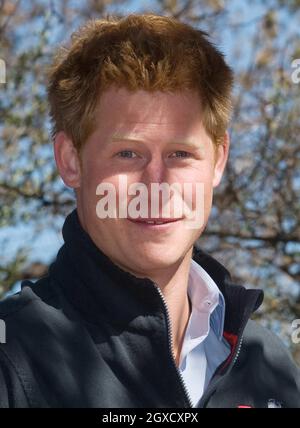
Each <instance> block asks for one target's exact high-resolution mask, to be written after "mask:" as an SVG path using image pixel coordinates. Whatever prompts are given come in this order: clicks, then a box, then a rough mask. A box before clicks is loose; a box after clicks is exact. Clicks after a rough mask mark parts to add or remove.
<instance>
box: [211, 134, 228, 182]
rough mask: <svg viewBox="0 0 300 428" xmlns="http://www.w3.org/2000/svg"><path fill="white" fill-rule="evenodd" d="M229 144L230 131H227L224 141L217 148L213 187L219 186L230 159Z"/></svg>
mask: <svg viewBox="0 0 300 428" xmlns="http://www.w3.org/2000/svg"><path fill="white" fill-rule="evenodd" d="M229 146H230V137H229V133H228V131H226V133H225V135H224V141H223V142H222V143H220V144H219V145H218V146H217V148H216V153H215V166H214V178H213V187H217V186H218V185H219V183H220V181H221V179H222V176H223V172H224V169H225V166H226V163H227V160H228V154H229Z"/></svg>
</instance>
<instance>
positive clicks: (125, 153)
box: [117, 150, 136, 159]
mask: <svg viewBox="0 0 300 428" xmlns="http://www.w3.org/2000/svg"><path fill="white" fill-rule="evenodd" d="M117 156H118V157H120V158H127V159H133V158H134V157H136V154H135V153H134V152H133V151H132V150H122V151H121V152H119V153H118V154H117Z"/></svg>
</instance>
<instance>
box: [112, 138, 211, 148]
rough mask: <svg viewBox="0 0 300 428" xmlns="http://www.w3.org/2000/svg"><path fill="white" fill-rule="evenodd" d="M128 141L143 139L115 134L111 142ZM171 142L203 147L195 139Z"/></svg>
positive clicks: (137, 141) (172, 142) (136, 141)
mask: <svg viewBox="0 0 300 428" xmlns="http://www.w3.org/2000/svg"><path fill="white" fill-rule="evenodd" d="M120 140H122V141H128V142H134V143H142V142H143V140H139V139H138V138H129V137H127V136H123V135H113V136H112V137H111V138H110V141H111V142H115V141H120ZM170 144H178V145H185V146H188V147H194V148H195V149H202V148H203V144H201V145H199V144H197V143H195V142H194V141H171V142H170Z"/></svg>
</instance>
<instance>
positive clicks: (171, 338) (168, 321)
mask: <svg viewBox="0 0 300 428" xmlns="http://www.w3.org/2000/svg"><path fill="white" fill-rule="evenodd" d="M153 284H154V286H155V288H156V290H157V291H158V294H159V295H160V297H161V299H162V302H163V305H164V309H165V313H166V318H167V331H168V345H169V346H168V347H169V353H170V356H171V361H172V364H173V366H174V368H175V370H176V373H177V375H178V376H179V380H180V384H181V386H182V389H183V393H184V396H185V400H186V402H187V403H188V405H189V407H193V403H192V400H191V397H190V394H189V391H188V390H187V388H186V385H185V383H184V379H183V377H182V374H181V372H180V370H179V369H178V367H177V365H176V361H175V358H174V353H173V335H172V328H171V321H170V314H169V309H168V306H167V302H166V300H165V297H164V295H163V293H162V291H161V289H160V288H159V286H158V285H157V284H155V283H153Z"/></svg>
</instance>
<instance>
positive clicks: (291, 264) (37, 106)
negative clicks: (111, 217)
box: [0, 0, 300, 365]
mask: <svg viewBox="0 0 300 428" xmlns="http://www.w3.org/2000/svg"><path fill="white" fill-rule="evenodd" d="M141 12H153V13H157V14H161V15H166V16H174V17H177V18H178V19H180V20H182V21H183V22H186V23H189V24H192V25H193V26H195V27H198V28H201V29H202V30H205V31H207V32H208V33H209V34H210V36H211V40H212V41H213V42H214V43H215V44H216V45H217V46H218V47H219V48H220V49H221V51H223V52H224V54H225V55H226V59H227V61H228V62H229V64H230V65H231V66H232V68H233V69H234V71H235V74H236V84H235V94H234V98H235V99H234V103H235V109H234V115H233V119H232V123H231V127H230V134H231V140H232V146H231V155H230V159H229V164H228V167H227V172H226V175H225V177H224V179H223V182H222V184H221V186H220V187H219V189H218V190H217V192H216V194H215V198H214V208H213V210H212V213H211V218H210V221H209V225H208V228H207V230H206V232H205V234H204V235H203V236H202V237H201V238H200V240H199V245H200V246H201V247H202V248H203V249H205V250H207V251H209V252H210V254H212V255H213V256H214V257H216V258H217V259H218V260H219V261H221V262H222V263H223V264H225V266H226V267H227V268H228V269H229V270H230V271H231V273H232V276H233V279H234V280H235V281H236V282H237V283H239V284H242V285H244V286H246V287H247V288H251V287H252V288H253V287H258V288H262V289H263V290H264V291H265V301H264V304H263V305H262V307H261V308H260V309H259V311H258V312H257V313H256V315H255V317H256V319H258V321H259V322H260V323H262V324H263V325H265V326H267V327H268V328H270V329H272V330H273V331H274V332H275V333H277V334H278V335H279V336H280V337H281V338H282V339H283V341H284V343H285V344H286V346H287V347H289V348H290V349H291V351H292V353H293V355H294V358H295V360H296V361H297V362H298V364H299V365H300V343H298V344H297V343H293V341H292V336H291V333H292V331H293V329H292V322H293V320H296V319H299V326H300V168H299V166H300V78H299V79H297V78H296V80H295V78H294V79H293V78H292V76H293V73H294V76H295V73H296V72H297V70H295V68H293V61H294V60H295V59H300V0H287V1H284V0H264V1H262V0H261V1H258V0H256V1H255V0H253V1H251V2H247V1H245V0H230V1H229V0H228V1H226V0H194V1H193V0H182V1H181V0H151V1H147V0H144V1H122V0H85V1H76V0H59V1H56V0H53V1H50V0H31V1H30V2H29V1H25V0H24V1H22V0H20V1H9V0H7V1H6V0H0V65H1V64H2V80H1V79H0V153H1V156H0V249H1V256H0V298H3V297H4V296H6V295H7V294H10V293H14V292H16V291H18V290H19V288H20V283H21V281H22V280H23V279H37V278H39V277H41V276H43V275H45V274H46V272H47V269H48V266H49V264H50V263H51V262H52V260H53V259H54V258H55V255H56V253H57V250H58V249H59V247H60V246H61V244H62V242H63V241H62V235H61V227H62V224H63V221H64V219H65V217H66V215H67V214H68V213H69V212H70V211H71V210H72V209H73V208H74V207H75V201H74V196H73V193H72V191H71V190H70V189H68V188H66V187H65V186H64V184H63V182H62V180H61V179H60V177H59V176H58V174H57V171H56V167H55V163H54V157H53V148H52V143H51V140H50V137H49V129H50V127H49V118H48V115H47V114H48V106H47V101H46V94H45V85H46V79H45V70H46V67H47V65H48V64H49V63H50V62H51V57H52V55H53V53H54V52H55V48H56V47H57V46H58V45H59V44H60V43H62V42H66V41H67V40H68V38H69V36H70V34H71V33H72V32H73V31H74V30H75V29H76V28H77V27H78V26H79V25H80V24H82V23H83V22H84V21H86V20H87V19H89V18H101V17H105V16H106V15H107V14H113V15H115V16H123V15H124V14H128V13H141ZM1 60H2V61H1ZM3 64H4V65H5V70H4V69H3ZM294 64H295V63H294ZM299 68H300V67H299ZM4 71H5V73H4ZM298 76H299V77H300V71H299V73H298ZM4 77H5V82H3V80H4ZM296 77H297V75H296ZM297 80H299V82H298V83H297ZM1 82H2V83H1ZM298 337H299V339H300V334H298Z"/></svg>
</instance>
